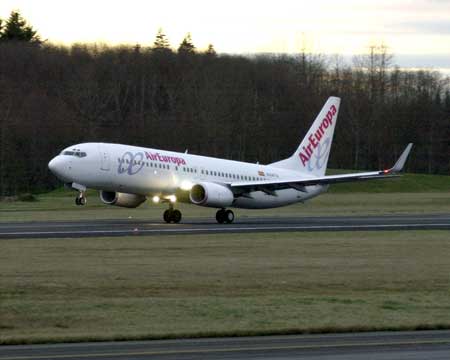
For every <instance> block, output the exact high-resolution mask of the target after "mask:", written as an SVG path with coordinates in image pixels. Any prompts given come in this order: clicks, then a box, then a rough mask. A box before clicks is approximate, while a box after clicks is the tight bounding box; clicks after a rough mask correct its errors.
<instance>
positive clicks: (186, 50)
mask: <svg viewBox="0 0 450 360" xmlns="http://www.w3.org/2000/svg"><path fill="white" fill-rule="evenodd" d="M178 53H180V54H193V53H195V46H194V44H193V43H192V37H191V33H187V35H186V36H185V37H184V39H183V41H182V42H181V44H180V46H179V47H178Z"/></svg>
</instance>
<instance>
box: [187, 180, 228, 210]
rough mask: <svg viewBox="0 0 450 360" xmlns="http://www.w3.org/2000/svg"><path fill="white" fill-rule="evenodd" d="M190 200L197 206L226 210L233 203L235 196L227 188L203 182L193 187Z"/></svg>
mask: <svg viewBox="0 0 450 360" xmlns="http://www.w3.org/2000/svg"><path fill="white" fill-rule="evenodd" d="M189 199H190V200H191V202H192V203H193V204H195V205H201V206H208V207H215V208H225V207H227V206H230V205H231V204H232V203H233V200H234V195H233V192H232V191H231V190H230V189H229V188H227V187H226V186H223V185H219V184H215V183H210V182H201V183H198V184H195V185H194V186H193V187H192V189H191V191H190V192H189Z"/></svg>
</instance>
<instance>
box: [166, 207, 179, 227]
mask: <svg viewBox="0 0 450 360" xmlns="http://www.w3.org/2000/svg"><path fill="white" fill-rule="evenodd" d="M163 218H164V221H165V222H166V223H168V224H170V223H171V222H173V223H175V224H178V223H179V222H180V221H181V211H180V210H176V209H175V210H174V209H167V210H166V211H164V214H163Z"/></svg>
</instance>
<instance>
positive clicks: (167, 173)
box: [49, 143, 328, 209]
mask: <svg viewBox="0 0 450 360" xmlns="http://www.w3.org/2000/svg"><path fill="white" fill-rule="evenodd" d="M74 154H78V155H74ZM79 154H83V155H84V154H85V156H80V155H79ZM49 168H50V169H51V170H52V172H53V173H55V174H56V175H57V176H58V177H59V178H60V179H61V180H62V181H64V182H65V183H68V184H72V183H76V184H81V185H83V186H85V187H86V188H92V189H97V190H103V191H110V192H121V193H128V194H138V195H143V196H146V197H155V196H157V197H159V198H161V199H164V198H165V197H170V196H174V195H176V194H177V195H178V194H180V189H181V190H184V191H186V194H187V192H188V191H189V190H190V189H191V187H192V185H193V184H196V183H201V182H208V183H217V184H227V183H236V182H240V181H242V182H244V181H261V182H262V181H267V180H275V181H276V180H279V179H283V180H285V179H290V178H292V179H296V178H298V176H299V173H298V172H297V171H292V170H286V169H280V168H276V167H272V166H268V165H259V164H252V163H246V162H240V161H233V160H224V159H219V158H212V157H206V156H198V155H192V154H186V153H178V152H171V151H164V150H158V149H151V148H143V147H137V146H130V145H121V144H108V143H84V144H78V145H74V146H70V147H68V148H67V149H64V150H63V151H62V152H61V154H60V155H58V156H56V157H55V158H54V159H53V160H52V161H51V162H50V163H49ZM304 177H305V178H308V177H311V176H309V175H308V174H304ZM327 188H328V186H327V185H314V186H307V187H305V189H304V190H303V191H298V190H295V189H292V188H289V189H282V190H276V192H275V193H272V194H268V193H265V192H263V191H254V192H250V193H248V194H246V196H242V197H237V198H236V199H235V200H234V201H233V204H232V205H231V206H232V207H236V208H247V209H265V208H274V207H279V206H284V205H289V204H293V203H296V202H302V201H305V200H307V199H310V198H312V197H314V196H317V195H319V194H321V193H323V192H324V191H326V190H327ZM177 200H178V201H183V202H190V201H189V197H188V196H177ZM212 207H216V206H212ZM217 207H220V206H217Z"/></svg>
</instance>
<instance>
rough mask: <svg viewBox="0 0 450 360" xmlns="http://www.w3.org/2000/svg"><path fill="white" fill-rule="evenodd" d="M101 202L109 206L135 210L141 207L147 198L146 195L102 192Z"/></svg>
mask: <svg viewBox="0 0 450 360" xmlns="http://www.w3.org/2000/svg"><path fill="white" fill-rule="evenodd" d="M100 200H101V201H103V202H104V203H105V204H108V205H114V206H121V207H127V208H135V207H138V206H139V205H141V204H142V203H143V202H144V201H145V200H146V197H145V196H144V195H136V194H127V193H120V192H115V191H104V190H102V191H100Z"/></svg>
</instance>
